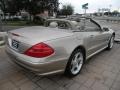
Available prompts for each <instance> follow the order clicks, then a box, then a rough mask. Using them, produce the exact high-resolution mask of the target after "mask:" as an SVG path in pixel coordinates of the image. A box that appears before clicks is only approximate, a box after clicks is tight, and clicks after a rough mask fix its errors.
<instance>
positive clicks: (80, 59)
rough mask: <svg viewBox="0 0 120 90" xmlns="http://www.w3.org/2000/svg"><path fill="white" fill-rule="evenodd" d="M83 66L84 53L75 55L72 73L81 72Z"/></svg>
mask: <svg viewBox="0 0 120 90" xmlns="http://www.w3.org/2000/svg"><path fill="white" fill-rule="evenodd" d="M82 64H83V55H82V53H80V52H78V53H76V54H75V55H74V57H73V59H72V62H71V72H72V73H73V74H76V73H78V72H79V71H80V69H81V67H82Z"/></svg>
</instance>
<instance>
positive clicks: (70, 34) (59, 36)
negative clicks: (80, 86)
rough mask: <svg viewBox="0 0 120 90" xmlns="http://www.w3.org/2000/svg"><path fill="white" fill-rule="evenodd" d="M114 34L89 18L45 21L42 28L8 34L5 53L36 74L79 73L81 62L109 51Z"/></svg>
mask: <svg viewBox="0 0 120 90" xmlns="http://www.w3.org/2000/svg"><path fill="white" fill-rule="evenodd" d="M114 37H115V32H114V31H113V30H112V29H109V28H106V27H103V26H102V25H100V24H98V23H97V22H96V21H94V20H92V19H90V18H80V19H79V20H76V21H75V20H72V19H71V20H68V19H48V20H47V21H46V22H45V25H44V27H43V26H32V27H25V28H21V29H16V30H13V31H9V32H8V37H7V39H6V42H7V44H6V51H7V53H8V55H9V56H10V57H11V58H12V59H11V60H13V61H14V62H16V63H17V64H18V65H20V66H22V67H25V68H26V69H28V70H31V71H33V72H35V73H36V74H38V75H49V74H55V73H60V72H64V73H65V74H67V75H69V76H76V75H78V74H79V73H80V71H81V69H82V66H83V65H84V63H85V61H86V60H88V59H89V58H90V57H92V56H93V55H95V54H97V53H99V52H100V51H102V50H104V49H111V48H112V47H113V44H114Z"/></svg>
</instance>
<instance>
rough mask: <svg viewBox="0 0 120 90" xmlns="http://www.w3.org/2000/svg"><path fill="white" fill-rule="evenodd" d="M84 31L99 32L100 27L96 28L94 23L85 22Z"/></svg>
mask: <svg viewBox="0 0 120 90" xmlns="http://www.w3.org/2000/svg"><path fill="white" fill-rule="evenodd" d="M85 31H88V32H89V31H90V32H92V31H93V32H94V31H100V27H99V26H97V25H96V24H95V23H93V22H91V21H90V20H86V22H85Z"/></svg>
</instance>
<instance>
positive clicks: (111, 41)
mask: <svg viewBox="0 0 120 90" xmlns="http://www.w3.org/2000/svg"><path fill="white" fill-rule="evenodd" d="M114 38H115V37H114V36H113V35H112V36H111V38H110V40H109V43H108V47H107V50H111V49H112V48H113V45H114Z"/></svg>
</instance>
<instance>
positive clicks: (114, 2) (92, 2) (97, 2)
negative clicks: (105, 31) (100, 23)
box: [59, 0, 120, 13]
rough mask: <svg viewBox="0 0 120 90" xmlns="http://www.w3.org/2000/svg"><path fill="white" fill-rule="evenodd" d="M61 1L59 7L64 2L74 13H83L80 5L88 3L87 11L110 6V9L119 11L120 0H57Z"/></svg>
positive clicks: (92, 11) (90, 11)
mask: <svg viewBox="0 0 120 90" xmlns="http://www.w3.org/2000/svg"><path fill="white" fill-rule="evenodd" d="M59 2H60V3H61V5H60V7H61V6H62V5H64V4H71V5H72V6H73V7H74V9H75V12H74V13H83V12H84V11H83V9H82V5H83V4H85V3H89V6H88V7H89V9H88V10H87V12H88V13H94V12H97V11H98V9H99V8H110V7H111V11H113V10H119V11H120V0H59Z"/></svg>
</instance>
